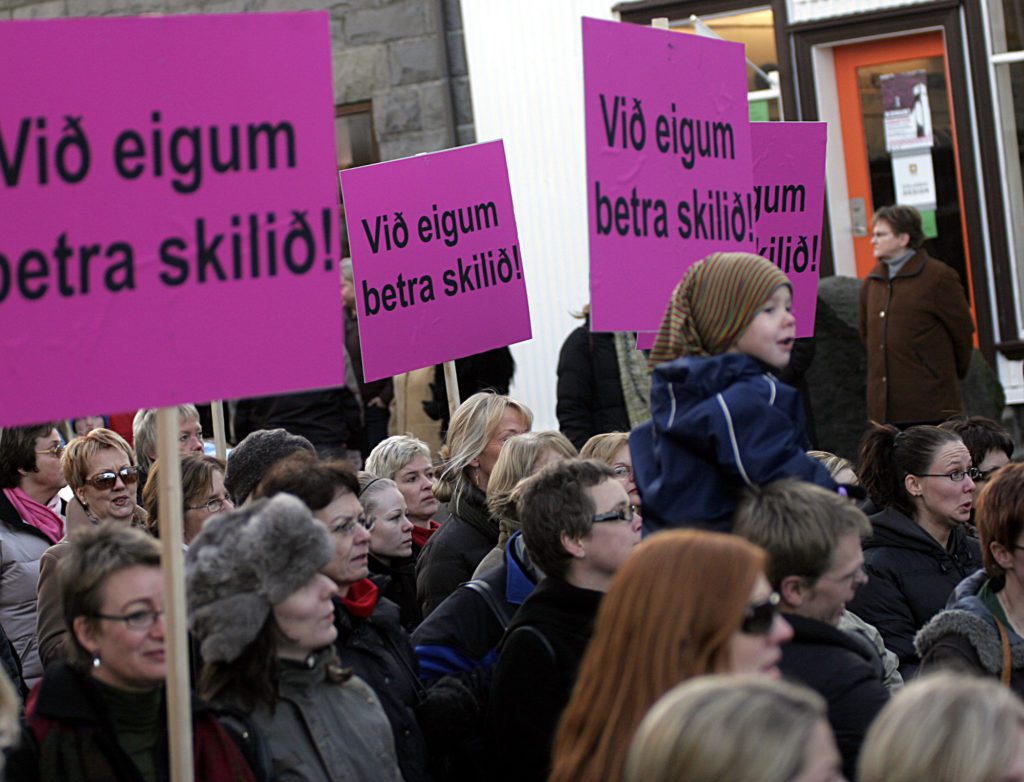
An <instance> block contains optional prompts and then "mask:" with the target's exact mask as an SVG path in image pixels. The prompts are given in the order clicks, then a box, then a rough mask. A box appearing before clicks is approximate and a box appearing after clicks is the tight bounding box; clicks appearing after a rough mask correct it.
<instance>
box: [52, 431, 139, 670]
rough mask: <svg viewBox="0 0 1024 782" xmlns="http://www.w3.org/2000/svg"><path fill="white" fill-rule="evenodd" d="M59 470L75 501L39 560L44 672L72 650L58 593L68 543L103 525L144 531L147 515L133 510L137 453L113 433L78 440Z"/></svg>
mask: <svg viewBox="0 0 1024 782" xmlns="http://www.w3.org/2000/svg"><path fill="white" fill-rule="evenodd" d="M61 469H62V470H63V472H64V477H65V479H67V482H68V486H69V487H70V488H71V490H72V491H73V492H74V493H75V499H74V500H72V501H71V502H70V503H68V511H67V534H66V536H65V538H64V539H63V540H61V541H60V542H59V543H57V544H56V545H54V546H50V548H48V549H47V550H46V551H44V552H43V555H42V557H40V558H39V585H38V593H37V594H38V610H37V614H36V617H37V623H36V634H37V636H38V638H39V659H40V660H42V663H43V666H44V667H49V666H50V664H51V663H53V662H56V661H57V660H65V659H67V655H68V653H69V649H70V640H69V638H68V628H67V627H66V626H65V624H64V613H63V602H62V598H61V592H60V587H59V578H58V575H59V565H60V562H61V560H62V559H63V558H64V557H65V556H66V555H67V554H68V552H69V551H70V549H69V547H68V545H67V539H68V537H74V536H75V533H76V532H77V531H78V530H80V529H89V528H91V527H93V526H98V525H100V524H102V523H104V522H108V521H109V522H112V523H114V524H118V525H123V526H131V527H146V526H147V523H148V515H147V514H146V511H145V510H143V509H142V508H141V507H139V506H138V505H136V504H135V497H136V488H137V486H138V483H139V479H140V476H141V474H142V471H141V470H140V469H139V467H138V463H137V462H136V460H135V451H133V450H132V447H131V446H130V445H128V442H127V441H126V440H125V439H124V438H123V437H121V435H119V434H118V433H117V432H114V431H112V430H110V429H93V430H92V431H91V432H89V433H88V434H84V435H82V436H81V437H76V438H75V439H74V440H72V441H71V442H70V443H68V444H67V447H66V448H64V453H63V455H62V456H61Z"/></svg>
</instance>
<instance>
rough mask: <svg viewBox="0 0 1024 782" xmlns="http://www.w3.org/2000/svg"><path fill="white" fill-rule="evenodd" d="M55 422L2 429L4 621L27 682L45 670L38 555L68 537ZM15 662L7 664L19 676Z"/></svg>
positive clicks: (0, 611)
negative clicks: (38, 626) (38, 621)
mask: <svg viewBox="0 0 1024 782" xmlns="http://www.w3.org/2000/svg"><path fill="white" fill-rule="evenodd" d="M63 451H64V446H63V444H62V441H61V438H60V434H59V433H58V431H57V424H56V423H53V422H48V423H44V424H40V425H38V426H21V427H10V428H8V429H4V430H2V431H0V488H2V489H3V491H0V551H2V556H0V583H3V589H2V590H0V624H2V625H3V632H4V633H6V635H7V637H8V638H10V640H11V642H12V643H13V644H14V648H15V650H16V651H17V653H18V657H19V658H20V659H21V667H22V673H23V675H24V677H25V679H26V682H27V683H28V684H29V686H32V685H33V684H35V682H36V681H37V680H38V679H39V677H40V676H42V675H43V666H42V663H41V662H40V661H39V651H38V648H37V646H36V586H37V582H38V581H39V558H40V557H41V556H42V555H43V552H44V551H46V549H48V548H49V547H50V546H52V545H53V544H54V543H56V542H57V541H59V540H60V539H61V538H62V537H64V518H63V508H62V502H61V499H60V496H59V495H58V494H57V492H59V491H60V490H61V489H62V488H63V487H64V484H65V483H66V481H65V480H64V473H63V472H61V469H60V456H61V453H62V452H63ZM16 669H17V666H16V665H15V668H14V670H11V669H8V672H9V673H10V674H11V678H12V679H14V680H15V681H17V680H18V679H17V670H16Z"/></svg>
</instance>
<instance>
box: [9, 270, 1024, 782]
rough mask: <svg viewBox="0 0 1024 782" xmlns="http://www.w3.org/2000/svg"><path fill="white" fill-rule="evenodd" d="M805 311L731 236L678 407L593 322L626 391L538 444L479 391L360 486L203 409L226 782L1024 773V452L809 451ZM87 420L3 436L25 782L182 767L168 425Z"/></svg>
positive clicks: (196, 745) (894, 430) (700, 316)
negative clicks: (217, 449) (802, 365)
mask: <svg viewBox="0 0 1024 782" xmlns="http://www.w3.org/2000/svg"><path fill="white" fill-rule="evenodd" d="M791 302H792V291H791V289H790V284H789V282H788V280H787V278H786V277H785V275H784V274H782V272H780V271H779V270H778V269H777V268H776V267H775V266H773V265H772V264H771V263H769V262H768V261H765V260H764V259H762V258H759V257H757V256H753V255H747V254H742V253H718V254H714V255H712V256H709V257H708V258H706V259H704V260H702V261H700V262H698V263H697V264H695V265H694V266H692V267H691V268H690V269H689V270H688V271H687V272H686V274H685V276H684V277H683V279H682V281H681V282H680V284H679V286H678V287H677V289H676V290H675V291H674V293H673V296H672V299H671V301H670V303H669V307H668V310H667V313H666V316H665V320H664V322H663V324H662V328H661V330H660V332H659V334H658V337H657V340H656V342H655V346H654V349H653V350H652V351H651V354H650V357H649V365H650V366H649V371H650V373H651V380H650V384H649V385H650V389H649V397H647V396H645V395H644V394H640V393H634V389H632V385H631V384H632V381H633V380H634V379H635V378H636V377H637V376H638V375H642V374H643V373H645V372H647V371H648V369H647V368H645V367H644V366H643V363H642V361H641V362H640V363H638V362H637V356H636V355H632V354H635V353H636V351H633V350H632V348H631V346H627V345H625V344H624V343H622V341H621V340H618V339H617V338H612V339H603V338H602V339H598V340H593V341H589V342H588V340H587V339H586V334H585V333H583V334H579V335H575V336H574V339H575V340H576V341H577V342H579V343H580V344H581V345H585V346H586V349H587V350H589V351H591V352H592V355H593V357H594V358H595V360H597V359H598V358H599V359H600V362H601V363H602V364H603V365H604V368H603V369H602V370H601V373H603V374H604V375H607V376H608V377H609V378H612V377H614V378H616V379H617V380H618V382H619V385H618V387H617V388H618V391H617V392H616V393H621V394H622V396H623V402H622V405H621V409H617V410H610V409H608V408H607V407H603V408H601V409H595V410H594V411H593V415H589V416H582V415H579V412H580V411H579V410H576V411H575V413H574V414H573V415H571V416H570V419H571V424H570V425H568V426H565V427H563V431H562V432H558V431H534V430H533V413H532V411H531V410H530V409H529V408H528V407H527V406H526V405H525V404H523V403H522V402H520V401H518V400H516V399H514V398H512V397H510V396H508V395H507V394H497V393H492V392H480V393H476V394H473V395H472V396H470V397H469V398H468V399H466V400H465V401H464V402H462V404H461V405H460V406H459V407H458V409H457V410H455V411H454V413H453V414H452V415H451V417H450V421H449V423H448V428H447V434H446V438H445V442H444V445H443V447H442V448H441V449H440V452H439V453H435V452H434V451H433V450H432V449H431V447H430V445H429V444H427V443H425V442H423V441H421V440H419V439H417V438H416V437H413V436H411V435H406V434H398V435H393V436H390V437H385V438H384V439H380V440H379V442H377V443H376V444H375V445H374V446H373V447H372V448H371V449H370V450H369V453H368V455H367V458H366V459H365V464H364V465H363V470H361V471H358V470H357V469H356V467H355V466H354V465H353V464H352V462H351V461H350V460H347V459H346V458H345V457H346V454H347V451H346V449H344V448H341V449H332V448H329V447H328V448H325V447H323V445H322V444H321V443H313V442H311V441H310V439H308V438H307V437H305V436H304V435H303V434H302V433H301V432H296V431H288V430H287V428H271V429H266V428H257V429H255V430H254V431H252V432H251V433H249V434H248V435H246V436H245V437H244V438H242V439H241V440H240V441H239V442H238V443H237V445H236V446H235V447H234V448H233V449H232V451H231V453H230V455H229V458H228V459H227V461H226V463H225V462H224V461H221V460H219V459H217V458H216V457H213V456H207V455H205V454H204V453H203V452H202V451H203V442H202V433H201V429H200V428H199V420H200V415H199V412H198V410H197V409H196V408H195V407H193V406H192V405H183V406H181V407H179V408H178V411H177V413H178V421H179V425H180V429H179V435H180V436H179V450H180V451H181V461H180V468H179V469H180V472H181V485H182V496H183V506H182V508H181V509H180V510H181V513H182V517H183V520H184V524H183V538H182V540H181V545H182V546H183V547H184V548H185V551H186V554H185V570H186V584H185V587H186V596H187V614H188V627H189V652H190V660H189V662H190V665H189V674H190V685H191V688H192V691H193V707H192V735H193V744H192V747H193V758H194V771H195V778H196V779H197V780H232V781H233V780H238V782H249V780H253V781H254V782H257V781H258V782H262V781H264V780H309V781H314V780H315V781H317V782H320V781H324V782H326V781H329V780H406V782H430V781H431V780H434V781H435V782H445V781H447V780H451V781H452V782H461V780H499V781H500V780H510V781H511V780H515V781H516V782H528V781H529V780H539V781H543V780H550V781H551V782H590V781H593V782H598V781H599V780H613V781H615V782H618V781H619V780H624V781H625V782H648V781H650V780H653V781H654V782H659V781H660V780H666V782H667V781H668V780H681V779H685V780H692V781H694V782H705V781H706V782H724V781H725V780H740V781H741V782H742V781H744V780H750V781H751V782H753V781H754V780H757V781H758V782H836V781H837V780H843V779H847V780H859V781H860V782H876V781H880V780H908V781H909V780H924V779H927V780H936V781H937V782H965V781H968V782H969V781H972V780H977V781H978V782H997V780H1014V779H1024V705H1022V703H1021V701H1020V700H1019V696H1021V695H1024V553H1022V552H1024V466H1022V465H1019V464H1011V463H1009V462H1010V459H1011V458H1012V454H1013V450H1014V443H1013V441H1012V440H1011V438H1010V436H1009V434H1008V433H1007V432H1006V431H1005V430H1004V429H1002V427H1000V426H999V425H998V424H997V423H995V422H992V421H989V420H987V419H980V418H966V417H960V418H956V419H953V420H950V421H947V422H945V423H942V424H941V425H938V426H935V425H931V424H918V425H912V426H907V427H902V428H898V427H896V426H893V425H890V424H889V423H886V422H884V421H882V422H879V423H872V424H871V425H870V426H869V427H868V429H867V431H866V433H865V436H864V440H863V446H862V449H861V452H860V454H859V458H858V459H857V461H856V464H853V463H850V462H848V461H846V460H845V459H842V458H840V457H837V456H835V455H833V454H829V453H825V452H815V451H811V452H808V443H807V440H806V437H805V433H804V406H803V403H802V402H801V400H800V397H799V395H798V394H797V392H796V391H795V390H794V389H793V388H792V387H790V386H789V385H787V384H786V383H783V382H782V381H781V380H779V379H778V378H777V373H778V372H780V371H781V370H783V369H784V368H785V367H786V365H787V364H788V362H789V358H790V354H791V351H792V349H793V345H794V338H795V322H794V319H793V316H792V314H791ZM563 363H566V362H563ZM569 363H571V362H569ZM616 367H617V368H616ZM567 371H568V370H567ZM572 371H573V372H575V375H574V377H575V379H573V380H571V381H570V379H569V378H568V377H567V378H566V383H567V385H568V386H574V387H575V388H576V390H577V391H580V392H581V393H582V391H585V390H587V389H586V388H585V386H586V383H587V382H588V381H587V380H586V379H585V378H584V376H583V374H581V373H582V370H581V369H580V368H579V367H576V368H575V369H573V370H572ZM574 384H575V385H574ZM590 390H593V389H590ZM646 391H647V389H644V392H645V393H646ZM371 393H373V398H372V399H370V400H369V402H368V404H369V406H370V407H377V405H374V404H370V403H371V402H373V400H374V399H377V400H381V399H383V392H381V393H375V392H372V391H367V390H366V389H365V388H364V389H363V395H364V396H370V395H371ZM641 399H642V400H643V401H642V405H641V403H640V401H639V400H641ZM602 404H603V403H602ZM638 405H639V406H643V405H648V406H649V407H648V409H647V410H646V414H644V415H641V414H640V413H639V412H638V410H637V408H638ZM377 424H379V421H376V423H375V426H376V425H377ZM613 426H614V428H616V429H618V430H619V431H614V430H612V427H613ZM595 428H596V430H597V431H594V429H595ZM64 431H65V427H63V426H62V425H61V424H60V423H59V422H47V423H43V424H40V425H38V426H25V427H14V428H9V429H6V430H4V431H3V432H2V435H0V481H2V488H3V491H2V493H0V555H2V559H0V663H2V666H3V671H4V672H5V674H6V675H2V674H0V744H2V745H4V746H5V747H6V750H5V753H4V757H5V760H6V766H7V769H6V772H7V778H8V779H12V780H22V779H24V780H57V779H60V780H126V781H127V780H132V782H136V781H137V780H146V782H150V781H152V780H162V779H166V778H167V775H168V764H169V761H168V757H169V748H168V745H167V742H168V739H167V726H166V716H165V710H166V708H165V703H164V700H165V696H164V692H165V687H166V679H167V676H168V670H167V664H166V657H165V640H166V639H165V624H164V612H165V610H166V602H165V595H164V584H163V579H162V575H161V566H160V560H161V556H160V547H159V545H158V544H157V542H156V541H155V538H156V537H159V536H160V535H161V519H164V520H165V521H166V518H167V514H168V512H169V511H168V509H167V508H164V507H161V502H160V500H161V498H160V495H159V491H158V482H159V480H160V474H161V471H162V470H164V469H166V466H165V465H161V463H160V461H159V460H156V459H155V454H156V449H155V417H154V415H153V411H151V410H143V411H139V413H138V415H137V416H136V418H135V427H134V431H133V443H132V444H129V442H128V441H127V440H126V439H125V438H124V437H122V436H120V435H119V434H117V433H116V432H114V431H112V430H110V429H108V428H105V427H102V426H100V427H98V428H92V429H91V430H88V431H84V432H82V433H76V436H74V437H73V438H71V439H70V440H68V441H67V442H65V437H64V435H63V434H62V432H64ZM376 431H378V433H380V434H383V433H382V432H380V428H379V426H377V428H376ZM375 439H377V438H375ZM165 527H166V525H165ZM1018 562H1020V563H1021V564H1020V566H1019V567H1018ZM964 674H970V675H966V676H965V675H964Z"/></svg>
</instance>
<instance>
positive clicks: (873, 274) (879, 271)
mask: <svg viewBox="0 0 1024 782" xmlns="http://www.w3.org/2000/svg"><path fill="white" fill-rule="evenodd" d="M927 262H928V253H926V252H925V251H924V248H923V247H921V248H918V251H917V252H916V253H914V254H913V255H912V256H911V257H910V259H909V260H908V261H907V262H906V263H904V264H903V267H902V268H901V269H900V270H899V272H897V273H896V275H895V276H894V277H892V278H890V277H889V267H888V265H887V264H886V263H884V262H883V261H879V262H878V263H876V264H875V268H873V269H872V270H871V271H870V272H868V278H870V279H872V280H881V281H882V282H889V281H890V279H893V280H900V279H902V278H904V277H916V276H917V275H919V274H920V273H921V272H923V271H924V265H925V264H926V263H927Z"/></svg>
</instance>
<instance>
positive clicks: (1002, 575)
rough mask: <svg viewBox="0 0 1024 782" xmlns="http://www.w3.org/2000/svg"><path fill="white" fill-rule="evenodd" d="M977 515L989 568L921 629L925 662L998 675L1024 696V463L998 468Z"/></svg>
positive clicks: (961, 587) (930, 665)
mask: <svg viewBox="0 0 1024 782" xmlns="http://www.w3.org/2000/svg"><path fill="white" fill-rule="evenodd" d="M975 521H976V522H977V524H978V532H979V534H980V535H981V550H982V557H983V559H984V561H985V569H984V570H980V571H978V572H977V573H975V574H974V575H972V576H968V577H967V578H965V579H964V580H963V581H961V582H960V584H959V585H958V586H957V588H956V590H955V591H954V592H953V599H952V600H950V602H949V605H948V608H947V609H946V610H945V611H942V612H941V613H940V614H938V615H937V616H936V617H935V618H934V619H932V620H931V621H930V622H929V623H928V624H927V625H925V627H924V629H922V630H921V632H919V633H918V634H917V638H916V639H915V643H916V644H917V649H918V652H919V653H920V654H921V667H922V670H924V671H929V670H931V669H933V668H949V669H953V670H957V671H964V672H968V673H972V674H977V675H982V676H992V677H998V678H1000V679H1001V680H1002V682H1003V684H1005V685H1008V686H1010V687H1012V688H1013V690H1014V691H1015V692H1016V693H1017V694H1018V695H1022V696H1024V464H1010V465H1008V466H1006V467H1003V468H1002V469H1000V470H999V471H998V472H996V473H995V475H994V477H993V478H992V479H991V480H990V481H989V482H988V483H987V484H986V485H985V488H984V489H982V490H981V492H980V494H979V496H978V510H977V513H976V515H975Z"/></svg>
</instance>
